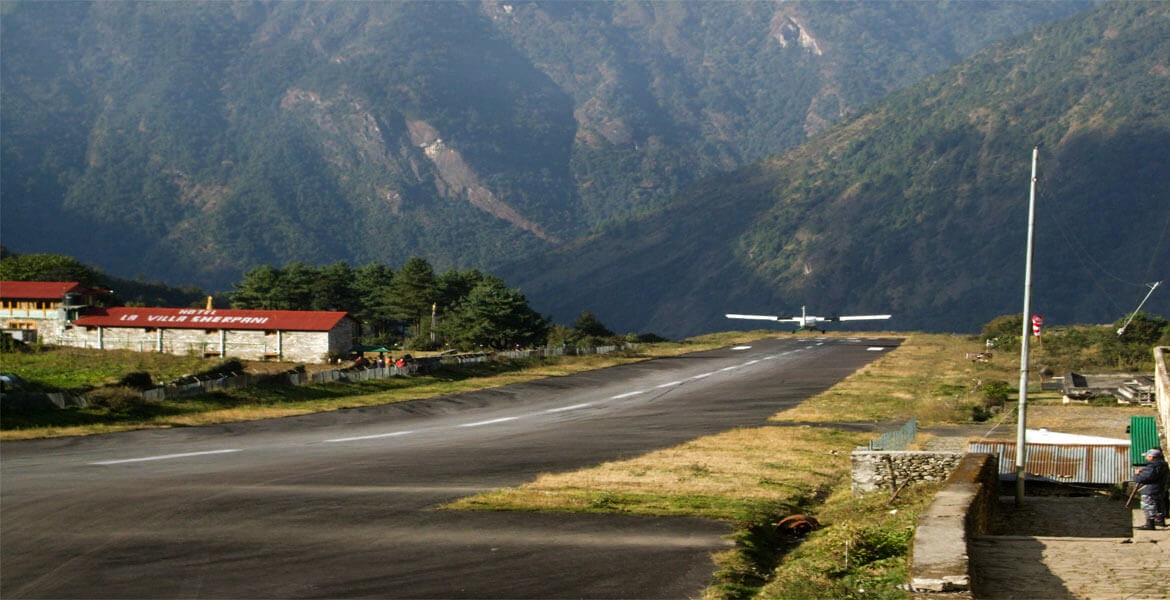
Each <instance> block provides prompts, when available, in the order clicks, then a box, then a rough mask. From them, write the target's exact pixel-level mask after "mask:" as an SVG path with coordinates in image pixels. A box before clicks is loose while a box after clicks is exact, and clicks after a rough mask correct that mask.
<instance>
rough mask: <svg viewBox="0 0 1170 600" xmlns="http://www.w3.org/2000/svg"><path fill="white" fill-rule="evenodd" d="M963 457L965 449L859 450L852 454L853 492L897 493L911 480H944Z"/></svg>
mask: <svg viewBox="0 0 1170 600" xmlns="http://www.w3.org/2000/svg"><path fill="white" fill-rule="evenodd" d="M962 458H963V454H962V453H961V452H924V451H911V450H903V451H893V452H886V451H877V450H874V451H871V450H855V451H854V452H853V455H852V457H851V459H852V463H853V495H854V496H860V495H862V494H867V493H870V492H876V491H878V490H888V491H890V492H891V493H893V492H894V491H895V490H897V489H898V488H900V487H902V486H904V485H906V484H908V483H915V482H920V481H943V480H945V479H946V478H947V477H948V476H949V475H950V474H951V472H952V471H953V470H954V469H955V467H956V466H957V465H958V464H959V461H960V460H961V459H962Z"/></svg>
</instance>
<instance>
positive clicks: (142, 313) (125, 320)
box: [73, 307, 347, 331]
mask: <svg viewBox="0 0 1170 600" xmlns="http://www.w3.org/2000/svg"><path fill="white" fill-rule="evenodd" d="M346 316H347V313H344V312H333V311H307V310H232V309H218V308H216V309H210V310H206V309H201V308H129V307H121V308H106V309H98V310H96V311H94V312H90V313H87V314H85V315H83V316H81V317H80V318H78V319H77V320H76V321H74V322H73V323H74V324H75V325H80V326H83V327H134V328H142V327H153V328H158V329H247V330H266V331H267V330H280V331H329V330H331V329H333V328H334V327H336V326H337V324H338V323H340V322H341V320H342V319H344V318H346Z"/></svg>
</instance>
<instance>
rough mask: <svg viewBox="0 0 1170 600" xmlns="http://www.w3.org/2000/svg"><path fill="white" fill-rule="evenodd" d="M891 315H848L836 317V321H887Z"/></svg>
mask: <svg viewBox="0 0 1170 600" xmlns="http://www.w3.org/2000/svg"><path fill="white" fill-rule="evenodd" d="M891 316H893V315H849V316H845V317H837V320H838V321H876V320H878V319H888V318H890V317H891Z"/></svg>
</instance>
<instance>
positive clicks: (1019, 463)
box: [1016, 146, 1040, 506]
mask: <svg viewBox="0 0 1170 600" xmlns="http://www.w3.org/2000/svg"><path fill="white" fill-rule="evenodd" d="M1039 156H1040V147H1039V146H1034V147H1033V148H1032V182H1031V189H1030V191H1029V193H1028V251H1027V262H1026V265H1025V267H1024V319H1023V321H1024V326H1023V332H1022V333H1021V334H1020V412H1019V418H1018V419H1017V421H1018V422H1019V425H1018V431H1017V432H1016V506H1022V505H1023V504H1024V479H1026V478H1027V474H1026V469H1025V468H1024V466H1025V464H1026V462H1027V458H1028V447H1027V434H1026V432H1027V427H1028V346H1029V343H1030V341H1031V335H1030V334H1031V331H1029V325H1030V324H1031V319H1030V318H1029V315H1030V314H1031V313H1032V237H1033V233H1034V231H1035V229H1036V161H1037V159H1038V158H1039Z"/></svg>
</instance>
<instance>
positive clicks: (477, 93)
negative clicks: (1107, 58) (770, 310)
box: [0, 0, 1090, 331]
mask: <svg viewBox="0 0 1170 600" xmlns="http://www.w3.org/2000/svg"><path fill="white" fill-rule="evenodd" d="M1089 6H1090V4H1089V3H1086V2H1065V1H1057V2H1027V3H1020V2H980V3H946V2H940V3H909V2H907V3H862V2H855V3H854V2H833V3H824V2H776V3H773V2H735V3H729V2H710V3H698V2H632V1H628V2H604V3H603V2H547V3H545V2H501V1H495V0H485V1H482V2H273V3H270V2H246V1H244V2H214V3H205V2H199V3H196V2H171V3H154V2H93V3H86V2H69V3H63V2H6V3H4V4H3V6H2V7H0V10H2V11H3V12H2V14H0V17H2V18H0V28H2V31H0V57H2V58H0V66H2V69H0V94H2V98H0V99H2V102H0V153H2V156H0V194H2V202H0V217H2V218H0V227H3V243H4V244H5V245H6V246H7V247H8V248H9V249H10V250H12V251H16V252H58V253H63V254H69V255H72V256H77V257H78V258H81V259H83V260H85V261H86V262H88V263H91V264H95V265H97V266H100V267H101V268H103V269H104V270H106V271H108V272H110V273H114V274H118V275H122V276H127V277H142V278H149V279H160V280H165V281H168V282H170V283H173V284H176V285H180V284H195V285H200V286H203V287H206V288H209V289H212V290H214V289H224V288H226V287H228V286H229V285H230V284H231V283H232V282H234V281H238V279H239V276H240V274H241V273H242V272H243V271H245V270H247V269H249V268H251V267H254V266H257V265H260V264H274V265H282V264H287V263H289V262H292V261H305V262H309V263H315V264H325V263H330V262H333V261H337V260H346V261H349V262H351V263H353V264H364V263H368V262H383V263H385V264H388V265H391V266H397V265H399V264H401V262H402V261H403V260H404V259H405V258H406V257H407V256H411V255H418V256H423V257H425V258H427V260H429V261H430V262H431V263H432V264H434V265H435V266H436V267H437V268H440V269H444V268H449V267H457V268H469V267H480V268H488V269H491V268H494V267H495V266H497V265H501V264H504V263H507V262H511V261H515V260H518V259H523V258H526V257H542V256H552V255H553V254H552V253H553V252H554V251H556V250H557V249H559V248H565V247H568V248H576V247H577V246H576V245H574V244H577V243H579V242H577V240H581V239H584V238H586V237H588V236H590V235H596V234H597V233H598V232H601V231H606V230H608V229H609V228H617V230H619V231H620V230H621V228H622V227H624V226H626V224H629V226H631V227H639V226H640V225H639V223H641V222H642V221H638V220H637V219H638V218H640V217H644V216H646V215H651V214H655V213H656V212H657V211H660V210H662V209H663V208H664V207H667V206H668V205H670V204H671V202H672V199H673V198H675V197H676V195H677V194H678V193H679V192H680V190H684V189H689V188H688V186H691V185H694V184H695V182H698V181H702V180H703V178H704V177H709V176H716V177H718V174H719V173H723V172H726V171H729V170H732V169H735V168H738V167H740V166H742V165H745V164H748V163H749V162H751V161H753V160H757V159H761V158H763V157H767V156H770V155H774V154H777V153H780V152H783V151H785V150H787V149H790V148H793V147H796V146H797V145H798V144H800V143H802V142H804V141H805V140H806V139H808V138H809V136H812V135H816V134H819V133H820V132H824V131H826V130H827V129H829V128H830V127H831V126H832V124H833V123H836V122H838V121H840V120H841V119H843V118H847V117H850V116H853V115H856V114H859V112H860V111H862V110H863V109H864V108H865V107H866V106H868V105H869V104H871V103H872V102H874V101H876V100H877V99H878V98H881V97H883V96H884V95H886V94H887V93H889V92H890V91H892V90H897V89H900V88H903V87H905V86H907V85H910V84H911V83H913V82H914V81H916V80H918V79H920V78H922V77H924V76H926V75H928V74H930V73H932V72H937V71H939V70H941V69H943V68H945V67H947V66H948V65H951V64H953V63H955V62H956V61H958V60H961V59H962V58H964V57H966V56H969V55H971V54H972V53H974V52H976V51H977V50H979V49H980V48H982V47H984V46H986V45H987V44H988V43H990V42H992V41H994V40H997V39H1002V38H1004V37H1006V36H1009V35H1012V34H1016V33H1019V32H1022V31H1024V30H1026V29H1027V28H1029V27H1032V26H1034V25H1036V24H1038V23H1043V22H1047V21H1051V20H1053V19H1057V18H1062V17H1066V16H1068V15H1071V14H1075V13H1078V12H1081V11H1083V10H1086V9H1087V8H1088V7H1089ZM719 180H721V179H716V181H719ZM699 185H700V186H701V187H702V186H708V185H710V184H709V183H702V184H699ZM732 210H734V211H739V210H740V209H739V208H738V207H735V208H733V209H732ZM696 225H697V226H698V227H699V229H700V231H701V232H705V231H706V230H707V229H710V227H709V225H708V224H707V223H696ZM672 228H673V229H675V230H677V231H678V233H677V235H678V236H679V237H680V238H682V239H687V238H693V237H695V236H696V235H697V233H696V232H693V231H684V230H682V229H679V228H678V227H674V226H672ZM703 235H706V234H705V233H704V234H703ZM651 260H652V261H656V260H665V258H658V257H654V258H652V259H651ZM542 268H545V267H542ZM547 268H552V269H554V270H555V269H559V267H556V266H552V267H547ZM598 276H599V277H603V278H604V277H605V274H604V273H598ZM565 285H568V286H571V285H572V284H570V283H566V284H565ZM580 285H592V282H580ZM548 289H549V290H551V289H552V288H548ZM550 293H553V292H551V291H550ZM557 293H567V294H570V295H572V292H569V291H565V292H557ZM594 308H595V309H596V310H598V311H601V310H603V307H602V306H601V305H596V306H595V307H594ZM570 318H571V317H570ZM639 320H641V321H642V322H644V323H647V324H650V323H653V321H652V320H649V321H648V320H645V319H631V320H626V319H624V318H623V325H625V324H627V323H628V324H636V323H637V322H638V321H639ZM693 328H694V327H693V326H687V327H686V328H680V331H681V330H683V329H688V330H689V329H693Z"/></svg>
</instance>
